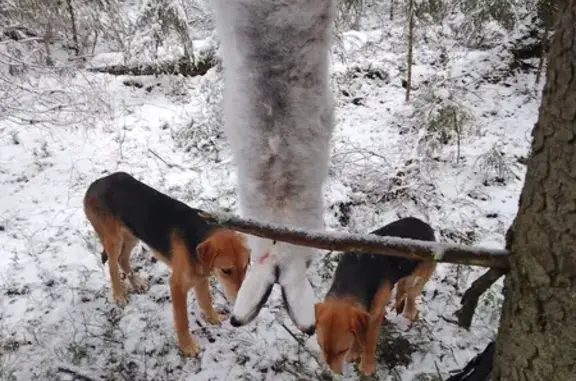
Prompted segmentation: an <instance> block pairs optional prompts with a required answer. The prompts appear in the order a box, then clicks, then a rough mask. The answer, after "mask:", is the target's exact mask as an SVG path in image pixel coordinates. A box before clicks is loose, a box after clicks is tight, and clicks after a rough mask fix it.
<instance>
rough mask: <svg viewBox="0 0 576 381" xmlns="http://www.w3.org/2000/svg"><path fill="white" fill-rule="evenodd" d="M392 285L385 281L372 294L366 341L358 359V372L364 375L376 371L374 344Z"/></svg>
mask: <svg viewBox="0 0 576 381" xmlns="http://www.w3.org/2000/svg"><path fill="white" fill-rule="evenodd" d="M391 293H392V285H391V284H390V283H385V284H384V285H383V286H382V287H380V290H378V292H377V293H376V296H374V299H373V300H372V307H371V308H370V323H369V325H368V331H367V332H366V341H365V343H364V350H363V352H362V359H361V360H360V372H362V374H363V375H365V376H370V375H372V374H374V372H375V371H376V365H375V357H376V346H377V345H378V335H379V333H380V327H381V326H382V317H383V316H384V311H385V307H386V304H388V302H389V301H390V296H391Z"/></svg>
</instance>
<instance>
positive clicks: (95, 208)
mask: <svg viewBox="0 0 576 381" xmlns="http://www.w3.org/2000/svg"><path fill="white" fill-rule="evenodd" d="M84 211H85V213H86V217H87V218H88V220H89V221H90V223H91V224H92V226H93V228H94V230H95V231H96V233H97V234H98V237H99V238H100V241H101V243H102V246H103V247H104V251H103V252H102V262H103V263H105V262H106V260H107V259H109V267H110V282H111V286H112V287H111V288H112V298H113V299H114V301H115V302H116V303H118V304H119V305H121V306H123V305H125V304H126V303H127V302H128V299H127V296H126V292H125V290H124V288H123V287H122V285H121V282H120V273H119V270H120V269H122V271H123V272H124V273H125V275H126V277H127V278H128V280H129V282H130V284H131V285H132V287H133V288H134V289H135V290H137V291H143V290H145V289H147V287H148V286H147V283H146V282H145V281H144V280H143V279H141V278H140V277H138V275H136V274H135V273H134V272H133V271H132V268H131V266H130V253H131V251H132V249H133V248H134V246H135V245H136V244H137V243H138V241H142V242H144V243H145V244H146V245H147V246H149V247H150V249H151V250H152V253H153V255H154V257H156V258H157V259H159V260H161V261H162V262H164V263H165V264H167V265H168V266H170V267H171V269H172V274H171V276H170V282H169V283H170V294H171V297H172V306H173V313H174V324H175V326H176V333H177V336H178V345H179V347H180V349H181V350H182V352H183V353H184V354H185V355H192V356H195V355H197V354H198V351H199V349H198V346H197V345H196V343H195V341H194V339H193V338H192V335H191V334H190V332H189V330H188V310H187V302H186V297H187V294H188V291H189V290H190V289H191V288H192V287H193V288H194V291H195V293H196V299H197V301H198V304H199V306H200V308H201V309H202V311H203V313H204V315H205V317H206V320H207V321H209V322H210V323H212V324H217V323H218V322H219V321H220V316H219V314H218V313H217V312H216V311H215V310H214V308H213V306H212V297H211V295H210V288H209V283H208V281H209V276H210V274H211V273H214V274H215V276H216V278H217V279H218V280H219V281H220V283H221V284H222V286H223V288H224V292H225V294H226V297H227V298H228V299H229V300H230V301H234V299H235V298H236V295H237V293H238V290H239V289H240V286H241V285H242V282H243V280H244V276H245V274H246V269H247V266H248V263H249V261H250V255H249V251H248V249H247V248H246V245H245V243H244V238H243V237H242V236H241V235H239V234H237V233H235V232H233V231H231V230H226V229H214V228H212V227H210V226H209V225H208V224H207V223H206V222H205V221H204V220H202V218H200V217H199V216H198V213H199V210H197V209H192V208H190V207H189V206H187V205H185V204H184V203H182V202H180V201H177V200H175V199H173V198H171V197H169V196H167V195H164V194H162V193H160V192H158V191H157V190H155V189H153V188H151V187H149V186H147V185H146V184H144V183H141V182H140V181H138V180H136V179H135V178H134V177H132V176H131V175H129V174H127V173H124V172H116V173H113V174H111V175H109V176H105V177H103V178H100V179H98V180H96V181H94V182H93V183H92V184H91V185H90V187H89V188H88V190H87V192H86V195H85V196H84Z"/></svg>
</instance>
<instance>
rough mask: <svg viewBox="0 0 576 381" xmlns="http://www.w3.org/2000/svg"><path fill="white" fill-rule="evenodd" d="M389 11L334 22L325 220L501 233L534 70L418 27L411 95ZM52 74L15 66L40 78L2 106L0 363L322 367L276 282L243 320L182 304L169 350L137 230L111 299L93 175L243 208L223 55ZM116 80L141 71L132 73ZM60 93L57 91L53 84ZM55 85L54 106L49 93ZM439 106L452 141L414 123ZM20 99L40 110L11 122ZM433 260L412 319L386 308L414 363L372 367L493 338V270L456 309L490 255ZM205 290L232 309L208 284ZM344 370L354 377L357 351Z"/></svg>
mask: <svg viewBox="0 0 576 381" xmlns="http://www.w3.org/2000/svg"><path fill="white" fill-rule="evenodd" d="M399 25H400V24H398V25H397V24H391V25H388V26H385V27H381V28H380V29H377V30H365V31H354V32H347V33H344V34H343V36H342V43H341V44H339V45H338V46H337V47H336V48H335V53H336V54H334V57H333V79H334V80H333V89H334V91H335V93H336V96H337V101H338V108H337V126H336V130H335V134H334V136H335V137H334V140H333V145H334V148H333V153H332V158H331V168H330V177H329V180H328V182H327V185H326V191H325V200H326V222H327V225H328V227H329V229H330V230H332V231H338V232H351V233H367V232H368V231H370V230H372V229H375V228H377V227H379V226H382V225H384V224H386V223H388V222H391V221H392V220H394V219H396V218H398V217H404V216H408V215H414V216H417V217H419V218H423V219H425V220H427V221H428V222H429V223H430V224H431V225H432V226H433V227H434V228H435V229H436V231H437V235H438V237H439V239H440V240H442V241H443V242H453V243H458V244H473V245H478V246H487V247H493V248H502V247H503V246H504V235H505V233H506V230H507V228H508V226H509V225H510V223H511V222H512V220H513V218H514V216H515V214H516V211H517V204H518V197H519V193H520V190H521V187H522V184H523V178H524V172H525V167H524V165H522V164H519V163H518V160H517V159H518V157H521V156H526V155H527V152H528V148H529V145H530V133H531V130H532V128H533V126H534V123H535V121H536V119H537V115H538V107H539V99H540V95H539V94H540V88H539V87H536V86H535V84H534V79H535V76H534V75H533V74H517V75H515V76H513V77H509V78H507V79H505V80H502V81H500V82H499V83H495V84H491V83H489V82H487V81H486V80H484V79H483V78H485V77H486V76H488V75H491V74H492V73H493V72H494V71H495V70H496V69H497V68H500V66H501V63H500V62H501V58H499V54H500V53H501V51H502V49H501V47H499V46H498V47H495V48H493V49H490V50H484V51H480V50H476V51H474V50H467V49H464V48H462V47H458V46H457V45H456V44H455V43H454V42H453V41H450V40H449V39H448V38H446V40H444V41H440V42H435V41H433V40H429V43H428V44H426V43H424V41H423V40H422V39H420V40H419V41H418V43H417V44H416V47H415V51H414V59H415V63H414V69H413V70H414V83H413V86H414V90H413V91H412V100H411V101H410V102H409V103H406V102H405V101H404V96H405V95H404V89H403V88H402V87H401V80H402V79H403V78H404V68H405V46H406V44H405V42H404V40H403V39H404V37H403V28H402V27H401V26H399ZM442 44H443V45H444V46H448V47H449V48H448V49H447V56H448V60H447V62H446V63H445V64H444V65H442V64H438V63H437V61H438V60H439V56H440V54H441V53H442V49H441V48H440V47H441V45H442ZM451 44H452V45H451ZM197 45H198V46H201V44H200V43H198V44H197ZM450 46H454V48H451V47H450ZM202 48H203V49H204V48H205V46H202ZM107 57H108V58H113V57H115V55H114V54H113V53H108V55H107ZM104 58H105V57H104V56H103V57H101V58H100V59H99V64H101V63H102V62H104ZM358 66H359V67H361V68H363V69H367V68H369V67H370V68H372V69H378V70H380V71H381V72H382V73H384V75H385V76H389V80H388V79H386V78H378V77H374V78H372V77H371V78H365V73H364V72H358V73H356V72H355V71H354V70H353V68H354V67H358ZM58 75H59V76H60V77H58ZM58 75H56V74H54V75H52V76H42V77H34V78H35V81H32V79H34V78H33V77H32V76H33V74H30V78H27V79H18V78H17V77H14V78H13V80H14V81H15V82H17V83H16V85H18V86H20V88H21V87H26V88H27V89H28V90H30V89H32V90H33V91H28V92H26V93H23V94H28V96H24V95H22V98H21V99H20V100H19V102H20V103H19V108H18V109H17V110H16V109H13V110H16V111H17V114H18V115H16V111H14V112H13V113H12V114H10V115H9V113H8V112H4V113H1V112H0V226H1V227H2V228H1V229H0V379H3V380H4V379H6V380H32V379H39V380H73V379H74V378H73V376H71V375H69V374H66V373H64V372H63V371H62V369H60V370H59V367H61V368H65V369H68V370H73V371H75V372H78V373H79V374H82V375H85V376H88V377H90V378H91V379H94V380H100V379H106V380H187V379H194V380H197V381H202V380H296V379H316V378H317V376H316V374H317V373H319V372H320V371H321V369H322V368H321V367H320V366H319V364H318V362H317V361H316V359H315V358H314V357H313V356H312V355H311V354H313V355H314V356H315V357H316V358H319V354H318V346H317V344H316V341H315V337H312V338H308V339H305V338H303V339H301V340H303V341H304V342H305V348H302V347H301V346H300V344H299V343H298V342H297V341H296V340H295V339H294V337H293V336H292V335H291V334H290V333H289V332H287V330H286V329H285V327H284V326H282V325H281V324H280V323H281V322H282V323H284V324H285V325H286V327H287V328H288V329H290V330H291V331H292V332H293V333H296V335H297V337H300V336H299V334H298V333H297V329H296V328H295V327H294V326H293V325H292V324H291V322H290V319H289V318H288V317H287V316H286V315H285V309H284V308H281V298H280V292H279V289H278V288H275V289H274V291H273V293H272V295H271V298H270V300H269V303H268V305H267V306H266V307H265V308H264V309H263V310H262V311H261V313H260V314H259V316H258V317H257V318H256V320H255V321H254V322H253V323H251V324H250V325H248V326H246V327H242V328H239V329H234V328H232V327H231V326H230V324H229V322H228V321H227V320H225V321H224V322H223V324H222V325H221V326H210V325H208V324H207V323H206V322H204V321H202V320H201V318H200V314H199V313H198V309H197V307H196V305H195V303H190V307H189V310H190V317H191V331H192V334H193V335H194V337H195V338H196V339H197V341H198V342H199V344H200V345H201V346H202V348H203V352H202V354H201V356H200V357H199V358H196V359H185V358H181V357H180V356H179V354H178V351H177V347H176V337H175V332H174V326H173V321H172V310H171V304H170V301H169V291H168V286H167V277H168V273H169V271H168V269H167V267H166V266H164V265H162V264H160V263H153V262H152V261H151V255H150V253H149V252H147V251H145V250H144V249H142V248H141V247H140V246H138V247H137V248H136V249H135V250H134V252H133V255H132V258H133V264H134V267H136V268H137V269H139V270H140V271H141V272H142V274H143V275H145V276H147V277H148V279H149V283H150V286H151V287H150V290H149V291H148V292H147V293H145V294H130V295H129V297H130V301H129V304H128V306H127V307H126V308H125V309H124V310H120V309H119V308H117V307H115V306H114V305H112V304H111V302H110V290H109V282H108V278H109V275H108V269H107V266H103V265H101V263H100V250H101V247H100V244H99V242H98V241H97V239H96V237H95V234H94V233H93V232H92V230H91V229H90V227H89V225H88V222H87V220H86V218H85V217H84V214H83V211H82V197H83V195H84V192H85V190H86V188H87V186H88V185H89V184H90V183H91V182H92V181H94V180H95V179H97V178H98V177H100V176H103V175H104V174H106V173H110V172H113V171H118V170H123V171H127V172H129V173H131V174H133V175H134V176H136V177H137V178H138V179H140V180H142V181H144V182H146V183H148V184H150V185H151V186H154V187H155V188H157V189H159V190H160V191H162V192H165V193H167V194H169V195H171V196H173V197H175V198H178V199H180V200H183V201H184V202H187V203H188V204H189V205H191V206H193V207H198V208H202V209H205V210H208V211H216V210H224V211H228V212H233V213H236V212H237V209H236V208H237V203H236V190H235V184H236V180H235V176H236V174H235V169H234V167H233V166H232V164H231V161H230V153H229V150H228V148H227V143H226V141H225V140H224V138H223V136H222V135H221V134H220V136H216V135H217V134H216V132H217V131H218V123H219V119H218V116H217V112H216V113H215V111H214V110H217V108H218V101H219V99H220V98H219V97H220V95H219V94H218V92H219V91H220V89H221V82H220V81H221V75H220V73H219V72H218V70H217V69H212V70H211V71H210V72H209V73H207V74H206V75H205V76H203V77H196V78H182V77H169V76H159V77H157V78H154V77H132V78H129V77H114V76H110V75H106V74H93V73H89V72H80V73H79V74H77V75H74V76H71V75H70V74H68V73H63V74H58ZM127 79H132V80H134V81H136V82H138V83H140V84H142V86H141V87H134V86H126V85H124V84H123V82H124V81H126V80H127ZM18 81H20V82H18ZM427 81H428V82H432V81H438V82H435V83H436V84H435V85H434V86H427V85H426V83H427ZM5 85H6V84H4V83H0V86H5ZM12 85H14V84H12ZM48 91H51V92H48ZM57 92H61V94H64V95H62V99H61V100H58V99H55V97H56V95H54V94H56V93H57ZM353 100H354V101H353ZM64 102H65V107H64V109H62V110H58V109H54V108H50V107H51V106H50V105H52V106H53V105H55V104H59V103H62V104H64ZM46 105H49V106H50V107H48V106H46ZM440 105H442V107H444V106H445V105H453V106H457V107H459V109H461V110H464V111H463V114H462V115H465V116H467V117H468V118H469V120H470V121H471V122H470V123H468V124H466V125H465V129H464V130H463V131H462V133H461V137H460V146H459V148H458V146H457V144H456V143H455V140H453V141H452V142H450V144H448V145H440V146H439V147H435V146H431V145H430V144H429V143H428V142H427V141H426V140H425V136H426V135H427V134H428V133H426V132H425V129H426V121H429V120H430V118H432V117H434V115H436V114H437V113H439V112H440V111H439V109H440ZM0 110H1V107H0ZM34 110H44V111H43V112H42V113H39V112H33V111H34ZM23 116H27V118H29V119H33V120H35V121H36V122H35V123H30V122H28V123H22V119H21V117H23ZM19 117H20V118H19ZM187 138H188V140H186V139H187ZM494 149H497V150H499V151H500V152H501V154H502V155H501V159H502V160H500V161H496V163H500V165H497V164H490V163H493V162H494V161H493V160H489V159H490V158H491V157H494V155H496V156H498V154H497V153H496V154H494ZM423 152H428V153H429V156H430V157H429V158H425V155H424V154H423ZM457 152H460V157H459V158H458V160H457V156H456V155H457ZM490 152H492V154H490ZM502 163H504V164H502ZM400 171H401V172H402V174H401V175H399V174H398V172H400ZM399 179H400V180H399ZM143 207H145V206H144V205H143ZM334 260H335V257H334V256H332V255H328V256H326V255H325V253H324V252H322V254H321V255H319V256H318V258H317V260H316V261H315V263H314V264H313V265H312V267H311V269H310V270H309V271H310V274H311V279H312V280H313V283H314V288H315V293H316V297H317V299H318V300H319V299H321V298H322V297H323V296H324V294H325V292H326V290H327V287H328V286H329V284H330V274H331V271H332V270H333V269H334V267H335V262H334ZM437 268H438V270H437V271H436V273H435V274H434V275H433V277H432V279H431V280H430V281H429V283H428V284H427V285H426V287H425V295H424V297H423V300H422V301H421V302H419V304H418V307H419V311H420V318H421V321H420V322H419V323H417V324H416V325H415V326H413V327H408V325H407V324H406V322H405V321H404V320H403V318H402V317H401V316H395V313H392V312H391V311H389V312H388V314H387V317H388V319H389V320H390V321H391V322H392V324H394V325H396V326H397V327H398V329H399V330H400V331H401V333H402V335H404V336H405V337H406V338H407V339H408V340H409V341H411V342H413V343H420V344H421V348H420V350H419V351H418V352H417V353H415V354H414V355H413V358H412V360H413V362H412V364H411V365H410V366H408V368H397V369H396V370H394V372H392V373H390V371H389V370H388V368H387V367H386V365H385V364H380V365H379V368H378V369H379V370H378V374H379V375H380V376H381V377H382V378H381V379H385V378H386V377H388V378H391V379H400V380H403V381H410V380H413V379H415V377H416V376H417V375H420V376H422V374H425V375H426V377H427V378H424V379H432V378H433V377H437V376H438V372H440V376H441V377H443V378H445V377H446V376H447V375H448V372H449V371H450V370H453V369H456V368H460V367H462V366H463V365H464V364H465V363H466V362H467V361H468V360H469V359H470V358H471V357H473V356H474V355H475V354H476V353H477V352H478V351H479V350H480V349H482V348H484V346H485V345H486V343H487V342H488V341H489V340H491V339H492V338H493V337H494V335H495V332H496V329H497V324H498V319H499V307H500V303H501V299H502V296H501V295H500V288H501V281H500V282H499V283H498V284H497V285H496V286H494V287H493V290H491V291H490V292H489V293H488V294H487V295H486V296H485V297H484V298H483V299H482V300H481V302H480V306H479V310H478V314H477V315H476V316H475V318H474V321H473V325H472V327H471V330H470V332H466V331H464V330H462V329H459V328H458V327H457V326H456V325H455V324H454V320H455V317H454V311H455V310H457V309H458V308H459V304H460V298H461V296H462V293H463V292H464V290H465V289H466V287H467V286H468V285H469V284H470V283H471V282H472V281H473V280H474V279H475V278H476V277H477V276H478V275H480V274H481V273H482V271H483V270H482V269H477V268H468V267H464V266H455V265H446V264H439V265H438V267H437ZM189 298H190V300H193V299H194V296H193V294H192V293H190V295H189ZM214 302H215V304H216V307H217V308H219V309H225V310H228V311H229V310H231V306H230V305H229V304H228V303H227V302H226V301H225V299H224V297H223V295H222V293H221V292H219V291H215V292H214ZM345 374H346V377H344V378H345V379H348V380H356V379H358V376H357V374H356V372H355V371H354V370H353V369H352V365H348V366H347V369H346V373H345ZM420 376H419V377H420ZM3 377H4V378H3ZM11 377H12V378H11ZM398 377H399V378H398Z"/></svg>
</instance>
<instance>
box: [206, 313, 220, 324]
mask: <svg viewBox="0 0 576 381" xmlns="http://www.w3.org/2000/svg"><path fill="white" fill-rule="evenodd" d="M204 320H206V321H207V322H208V323H210V324H214V325H216V324H220V322H222V315H220V314H219V313H218V312H216V311H214V312H213V313H211V314H210V315H207V314H204Z"/></svg>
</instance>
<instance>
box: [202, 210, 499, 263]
mask: <svg viewBox="0 0 576 381" xmlns="http://www.w3.org/2000/svg"><path fill="white" fill-rule="evenodd" d="M200 216H201V217H202V218H204V219H205V220H206V221H207V222H208V223H209V224H212V225H217V226H223V227H227V228H230V229H232V230H236V231H239V232H242V233H246V234H251V235H255V236H258V237H263V238H269V239H272V240H276V241H282V242H287V243H291V244H294V245H301V246H309V247H315V248H317V249H324V250H333V251H354V252H359V253H374V254H382V255H391V256H396V257H404V258H411V259H420V260H426V261H436V262H442V263H455V264H462V265H471V266H483V267H491V268H498V269H502V270H507V269H508V252H507V251H506V250H498V249H488V248H482V247H473V246H464V245H455V244H448V243H440V242H429V241H418V240H413V239H405V238H398V237H380V236H376V235H370V234H349V233H338V232H326V231H322V232H314V231H306V230H300V229H289V228H286V227H284V226H280V225H275V224H264V223H260V222H258V221H254V220H248V219H242V218H239V217H237V216H235V215H233V214H229V213H219V212H216V213H208V212H202V213H200Z"/></svg>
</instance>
